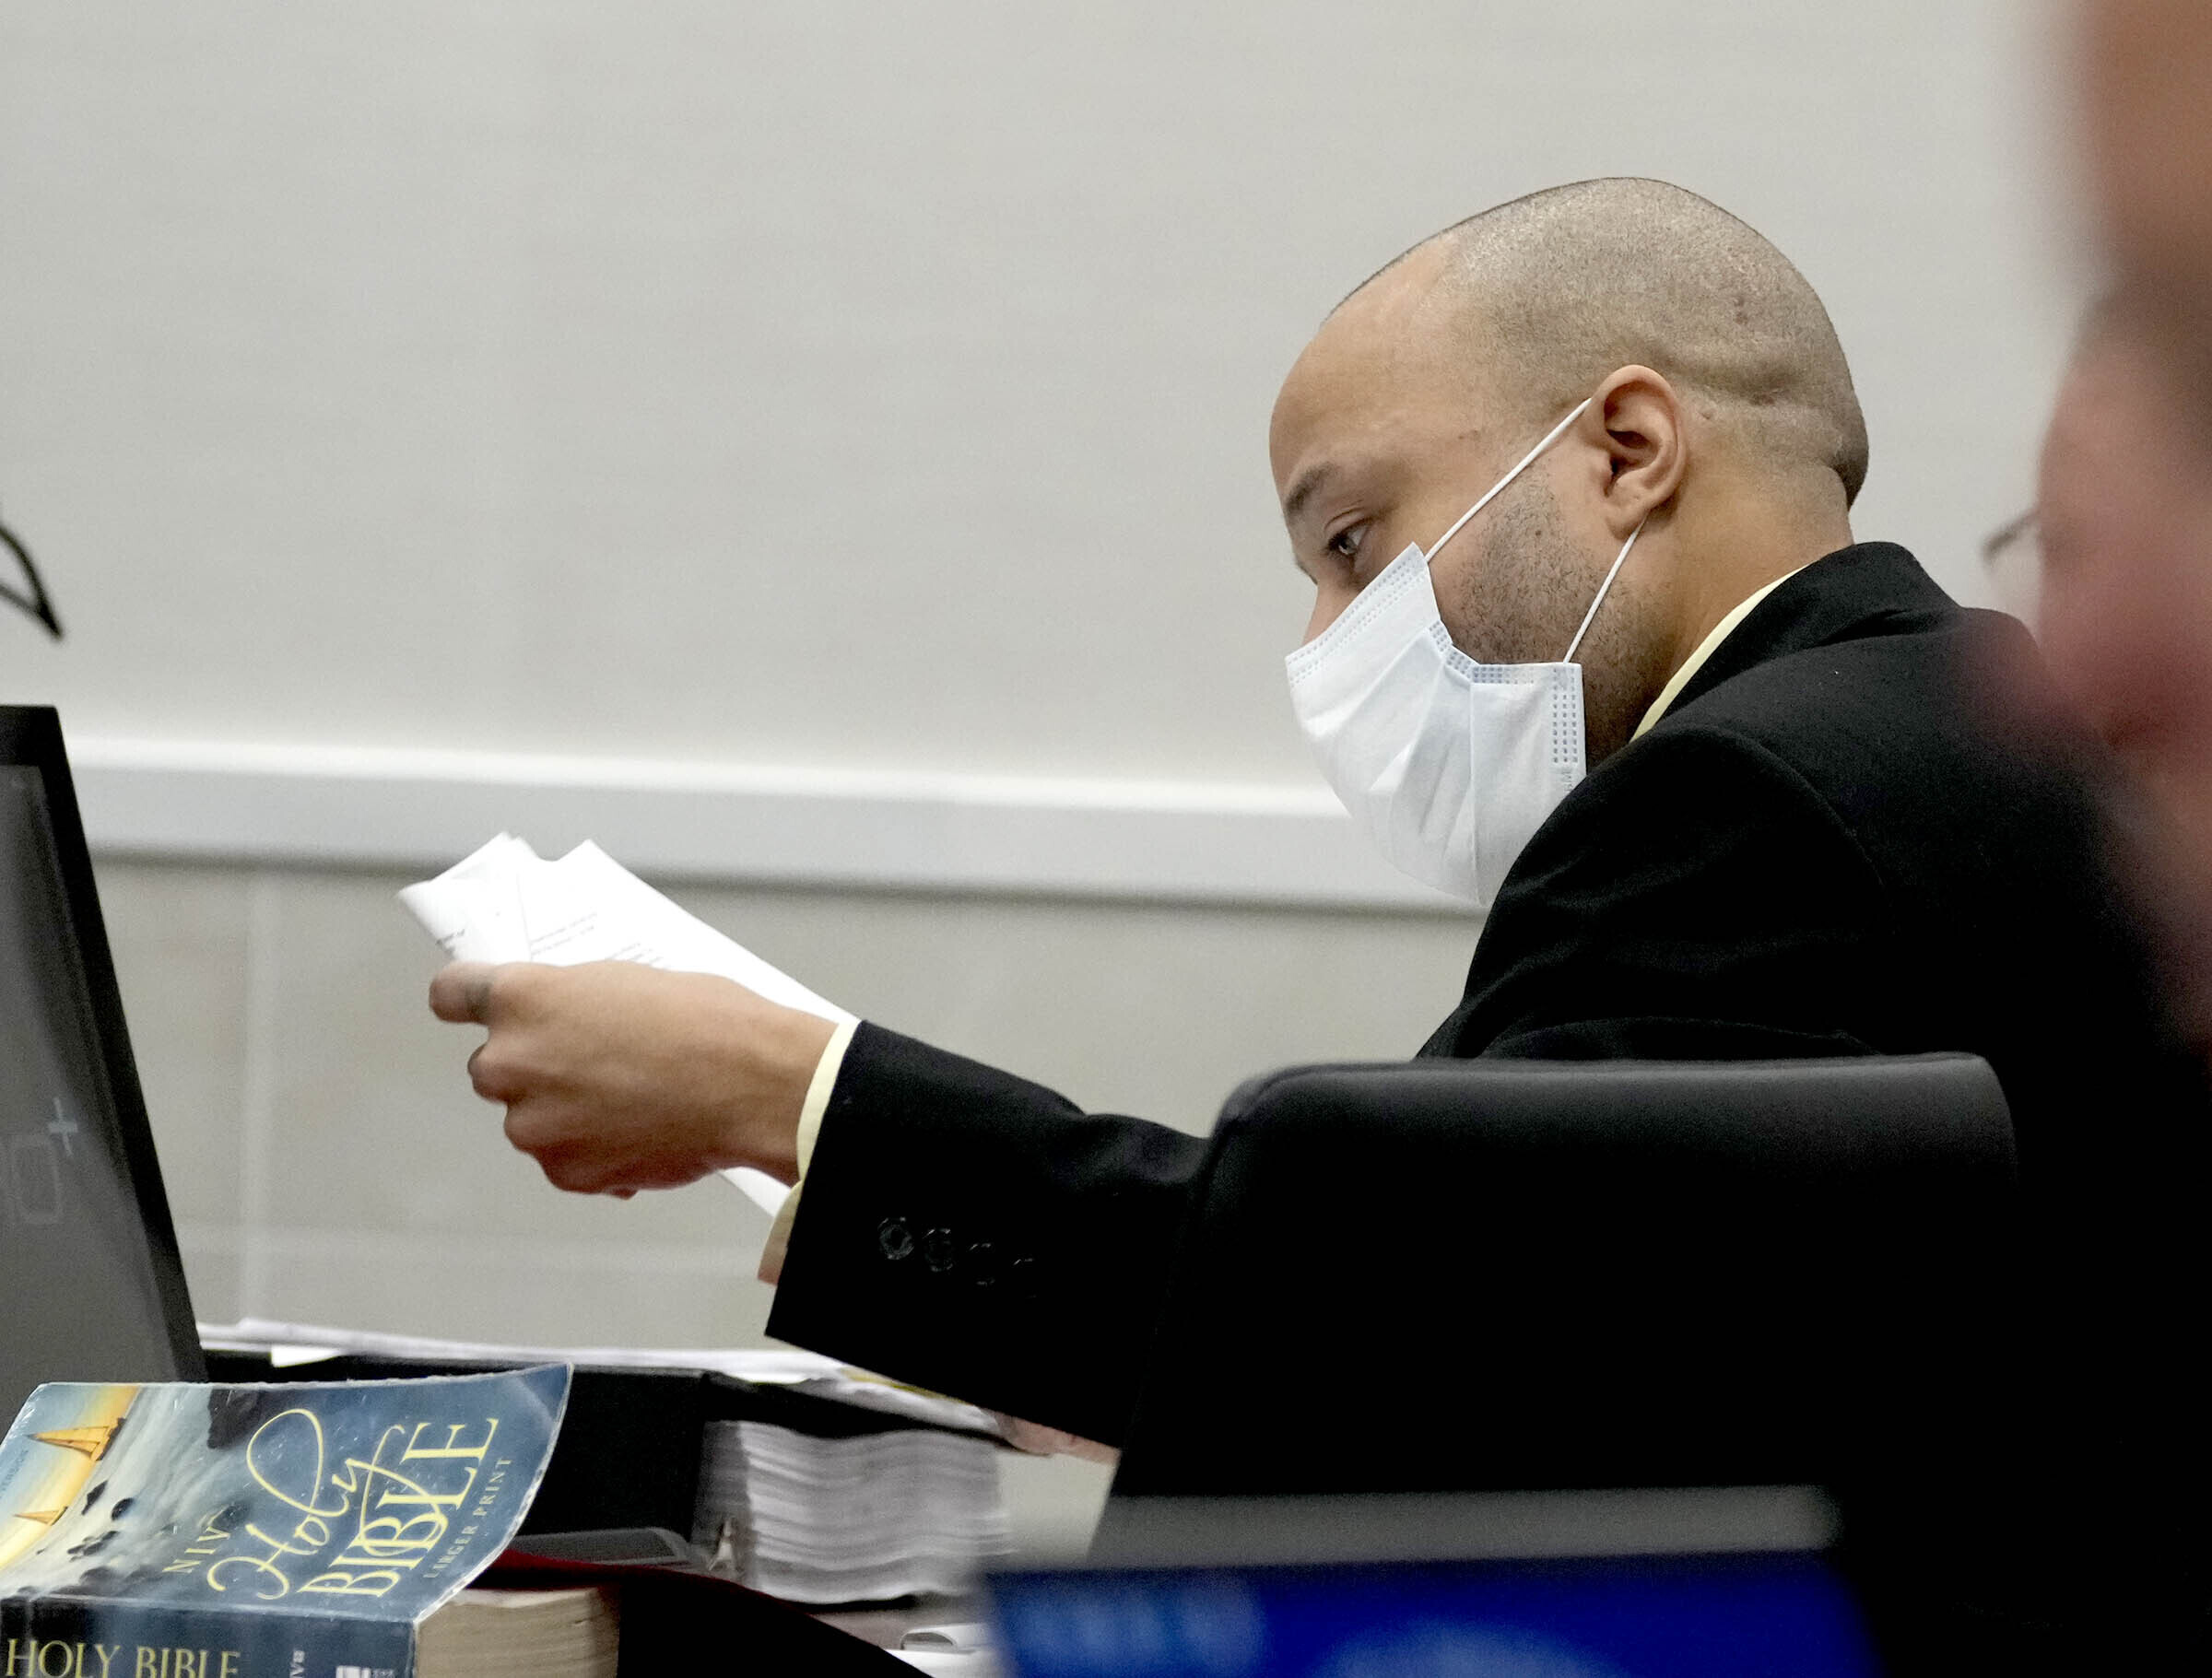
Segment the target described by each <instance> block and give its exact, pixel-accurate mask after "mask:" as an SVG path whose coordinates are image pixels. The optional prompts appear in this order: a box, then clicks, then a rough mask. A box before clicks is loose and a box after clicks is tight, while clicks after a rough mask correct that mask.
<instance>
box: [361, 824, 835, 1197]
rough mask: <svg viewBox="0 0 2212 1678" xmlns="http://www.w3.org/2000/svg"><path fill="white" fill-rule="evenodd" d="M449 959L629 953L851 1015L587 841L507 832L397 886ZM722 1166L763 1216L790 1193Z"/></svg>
mask: <svg viewBox="0 0 2212 1678" xmlns="http://www.w3.org/2000/svg"><path fill="white" fill-rule="evenodd" d="M399 900H400V901H401V902H402V903H404V904H406V907H407V909H408V910H409V911H410V912H411V913H412V914H413V915H414V917H415V919H416V920H418V921H420V922H421V923H422V926H423V930H424V931H425V932H427V933H429V935H430V936H431V937H433V938H435V939H436V940H437V941H438V945H439V947H440V948H441V949H442V950H444V951H445V953H446V954H447V955H448V956H452V957H453V959H454V960H456V961H489V962H502V961H542V962H547V963H549V964H551V965H553V966H555V967H571V966H575V965H577V964H579V963H582V962H586V961H635V962H639V963H641V964H642V965H643V966H645V967H649V968H672V969H674V970H676V971H678V972H685V973H713V974H717V975H719V976H720V977H722V978H724V979H734V980H736V981H737V982H738V983H739V984H741V985H743V986H745V987H746V988H747V990H749V991H755V992H759V994H760V995H762V996H765V997H767V998H768V1000H769V1001H771V1002H772V1003H782V1004H783V1005H784V1006H785V1007H788V1008H797V1009H799V1010H801V1011H802V1012H804V1013H807V1014H813V1015H819V1016H820V1017H821V1018H823V1019H826V1020H830V1021H832V1022H834V1023H836V1024H838V1025H844V1024H846V1023H848V1022H849V1021H851V1020H852V1019H853V1015H851V1014H848V1013H847V1012H846V1011H845V1010H844V1009H842V1008H841V1007H839V1006H838V1005H837V1004H836V1003H830V1002H825V1001H823V999H822V998H820V997H818V996H817V995H816V994H815V993H814V992H812V991H809V990H808V989H807V988H806V986H805V985H803V984H801V983H799V981H798V980H795V979H794V978H792V977H791V976H790V975H789V974H787V973H784V972H782V970H780V969H778V968H773V967H771V966H770V965H769V964H768V963H767V962H765V961H763V960H761V959H760V957H759V956H756V955H754V954H753V953H752V951H750V950H748V949H747V948H746V947H745V946H744V945H741V944H739V943H737V942H736V941H735V939H733V938H727V937H724V935H723V934H722V933H718V932H716V931H715V930H714V929H713V928H712V927H711V926H709V925H708V924H707V923H706V922H705V921H701V920H700V919H699V918H698V917H696V916H694V915H690V914H688V913H686V912H685V911H684V910H683V909H678V908H677V906H676V905H675V904H674V903H671V902H670V901H669V900H668V899H667V898H665V897H663V896H662V895H661V894H660V893H659V892H657V891H655V890H653V887H652V886H648V885H646V884H645V882H644V881H642V880H641V879H639V878H638V876H637V875H636V874H632V873H630V872H629V869H627V868H625V867H623V866H622V864H621V863H619V862H616V861H615V859H614V858H613V857H611V856H609V855H607V854H606V851H602V850H600V849H599V847H598V846H596V845H594V844H593V843H592V842H591V841H590V840H589V839H586V840H585V841H584V842H583V843H582V844H581V845H579V846H577V847H576V849H575V850H573V851H570V852H569V853H568V854H567V855H566V856H564V857H561V858H559V860H558V861H553V862H548V861H547V859H545V858H544V857H541V856H539V855H538V854H537V852H536V851H533V850H531V848H530V846H529V843H528V842H527V841H526V840H524V839H517V838H515V837H514V835H512V833H502V834H500V836H499V837H498V838H497V839H492V840H490V841H488V843H486V844H484V845H481V846H479V847H477V850H475V851H471V852H470V853H469V854H468V855H467V856H465V857H464V858H462V859H461V861H460V862H455V863H454V864H453V866H452V867H451V868H449V869H447V870H446V871H445V872H444V873H443V874H440V875H439V876H438V877H437V878H436V879H434V880H424V881H423V882H421V883H420V884H419V885H416V886H407V887H406V889H404V890H403V891H402V892H401V893H400V894H399ZM723 1175H724V1177H726V1178H728V1179H730V1181H731V1182H733V1183H735V1185H736V1186H737V1188H738V1189H739V1190H740V1191H743V1192H744V1194H745V1196H746V1198H747V1199H748V1200H750V1201H752V1202H754V1203H756V1204H757V1205H759V1206H760V1207H761V1208H762V1209H763V1210H764V1211H766V1212H768V1213H769V1214H771V1216H772V1215H773V1214H775V1213H776V1212H777V1211H778V1210H779V1209H780V1208H781V1207H782V1203H783V1199H784V1196H785V1195H786V1194H787V1193H788V1192H789V1191H787V1190H786V1189H785V1188H784V1187H783V1185H782V1183H780V1182H778V1181H776V1179H774V1178H772V1177H770V1176H769V1175H768V1174H767V1173H766V1172H763V1171H754V1170H750V1169H747V1168H746V1167H743V1166H739V1167H737V1168H735V1169H733V1170H729V1171H724V1173H723Z"/></svg>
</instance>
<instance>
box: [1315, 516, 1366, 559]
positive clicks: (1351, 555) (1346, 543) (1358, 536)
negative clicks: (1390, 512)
mask: <svg viewBox="0 0 2212 1678" xmlns="http://www.w3.org/2000/svg"><path fill="white" fill-rule="evenodd" d="M1366 540H1367V526H1366V525H1364V524H1347V525H1346V526H1345V528H1344V529H1342V530H1340V531H1338V532H1337V533H1336V534H1335V535H1333V536H1331V537H1330V538H1329V539H1328V541H1327V542H1326V543H1325V544H1324V546H1325V547H1326V548H1327V550H1328V551H1329V552H1330V553H1332V554H1335V556H1336V557H1338V558H1339V559H1343V560H1347V561H1349V560H1354V559H1357V558H1359V545H1360V544H1361V543H1362V542H1364V541H1366Z"/></svg>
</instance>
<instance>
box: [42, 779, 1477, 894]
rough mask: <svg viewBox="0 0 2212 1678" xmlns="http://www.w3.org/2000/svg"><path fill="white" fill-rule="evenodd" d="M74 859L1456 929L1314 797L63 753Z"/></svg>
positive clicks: (1042, 783) (1151, 784)
mask: <svg viewBox="0 0 2212 1678" xmlns="http://www.w3.org/2000/svg"><path fill="white" fill-rule="evenodd" d="M69 753H70V759H71V763H72V766H73V768H74V769H75V772H76V785H77V799H78V803H79V804H81V805H82V807H83V810H84V816H85V827H86V831H87V834H88V838H89V839H90V841H91V844H92V847H93V849H94V851H97V852H99V853H100V854H102V855H105V856H112V857H138V858H154V859H164V860H189V861H199V862H231V863H241V864H258V865H268V866H284V867H311V868H367V867H373V868H393V869H410V870H419V871H423V872H426V873H428V872H435V871H436V870H437V869H440V868H442V867H444V866H445V865H446V864H447V863H448V862H453V861H455V860H456V859H458V858H459V857H461V856H463V855H465V854H466V853H467V852H468V851H471V850H473V849H475V847H476V846H477V845H478V844H480V843H482V842H483V841H484V840H485V839H488V838H489V837H490V836H491V835H492V834H493V833H495V832H497V831H499V830H500V828H507V829H510V830H512V831H513V832H516V833H519V834H521V835H523V836H524V838H526V839H529V840H530V841H531V843H533V844H534V845H535V846H536V847H537V848H538V849H539V850H540V851H543V852H545V853H546V854H547V855H552V854H554V853H556V852H557V851H563V850H566V849H567V848H568V847H569V846H570V845H572V844H574V843H575V842H576V841H578V840H579V839H596V840H598V841H599V843H600V844H601V845H603V846H605V847H606V850H607V851H610V852H612V853H613V854H614V855H615V856H617V857H619V858H620V859H622V861H624V862H627V863H629V866H630V867H632V868H634V869H635V870H637V872H639V873H640V874H646V875H649V876H653V877H658V878H662V879H680V880H691V881H700V882H712V883H720V884H731V885H741V884H763V885H779V886H811V887H820V888H831V889H842V890H851V889H856V888H857V889H879V890H904V891H944V892H957V893H973V894H977V895H1019V896H1049V897H1075V898H1145V899H1157V900H1166V901H1205V902H1216V903H1229V904H1272V905H1303V906H1312V907H1335V908H1349V909H1394V910H1400V911H1410V912H1425V913H1430V914H1442V915H1466V914H1468V913H1469V912H1470V911H1468V910H1467V909H1466V908H1465V906H1464V905H1462V904H1458V903H1455V902H1453V900H1452V899H1450V898H1445V897H1443V896H1442V895H1441V894H1439V893H1437V892H1433V891H1431V890H1430V889H1429V888H1428V887H1426V886H1421V885H1419V884H1418V883H1416V882H1415V881H1413V880H1410V879H1407V878H1406V877H1405V876H1403V875H1401V874H1398V873H1397V872H1396V871H1395V870H1394V869H1392V868H1391V867H1390V866H1389V865H1388V864H1387V863H1385V862H1382V860H1381V859H1380V858H1379V857H1377V856H1375V855H1374V854H1373V852H1372V851H1371V850H1370V849H1369V848H1368V846H1367V845H1366V843H1365V841H1364V840H1362V839H1360V837H1359V834H1358V833H1357V832H1356V831H1355V830H1354V828H1353V827H1352V823H1351V819H1350V818H1349V817H1348V816H1346V815H1345V814H1344V812H1343V811H1342V810H1341V809H1340V808H1339V807H1338V806H1337V804H1336V802H1335V799H1334V798H1333V797H1332V796H1331V795H1330V793H1329V792H1328V791H1327V789H1326V788H1324V787H1320V786H1313V787H1299V786H1244V785H1239V784H1236V783H1232V782H1210V781H1149V780H1081V779H1057V778H1048V777H1041V776H1040V777H1027V776H989V775H950V774H912V773H900V772H892V771H873V770H848V769H780V768H771V767H753V766H744V765H733V764H715V763H688V762H680V761H658V760H652V759H643V758H615V757H556V756H551V755H542V754H519V753H495V752H457V751H416V750H402V749H393V748H380V747H363V746H347V747H324V746H307V745H243V744H229V743H212V742H195V741H174V740H145V739H129V738H122V737H113V736H89V737H84V736H80V737H76V738H73V739H72V740H71V741H70V743H69Z"/></svg>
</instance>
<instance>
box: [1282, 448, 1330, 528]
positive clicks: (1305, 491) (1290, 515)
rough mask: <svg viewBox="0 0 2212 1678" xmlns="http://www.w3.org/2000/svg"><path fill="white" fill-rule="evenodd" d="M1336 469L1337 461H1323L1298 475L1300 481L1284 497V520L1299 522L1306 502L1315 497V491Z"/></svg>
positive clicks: (1286, 521) (1293, 522)
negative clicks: (1299, 516)
mask: <svg viewBox="0 0 2212 1678" xmlns="http://www.w3.org/2000/svg"><path fill="white" fill-rule="evenodd" d="M1335 470H1336V463H1335V461H1322V462H1320V463H1319V464H1315V465H1312V466H1309V467H1307V468H1306V469H1305V470H1304V471H1303V472H1301V473H1300V474H1299V475H1298V482H1297V483H1295V484H1293V485H1291V486H1290V493H1289V494H1288V495H1287V496H1285V497H1284V498H1283V522H1284V523H1285V524H1295V523H1297V522H1298V515H1299V514H1300V512H1301V511H1303V510H1304V509H1305V505H1306V503H1307V502H1308V501H1310V500H1312V499H1313V497H1314V495H1315V493H1316V492H1317V491H1318V490H1319V489H1320V488H1321V487H1322V486H1323V485H1324V484H1325V483H1326V482H1328V480H1329V478H1330V476H1331V475H1333V474H1334V473H1335Z"/></svg>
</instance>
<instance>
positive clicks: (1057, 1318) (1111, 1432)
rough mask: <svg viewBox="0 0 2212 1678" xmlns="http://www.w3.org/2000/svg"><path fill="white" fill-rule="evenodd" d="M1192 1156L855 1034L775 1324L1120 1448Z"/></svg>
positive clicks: (1168, 1137)
mask: <svg viewBox="0 0 2212 1678" xmlns="http://www.w3.org/2000/svg"><path fill="white" fill-rule="evenodd" d="M1205 1151H1206V1142H1205V1139H1204V1138H1202V1137H1194V1136H1186V1135H1184V1134H1182V1132H1178V1131H1173V1130H1170V1129H1168V1128H1167V1127H1166V1126H1164V1125H1158V1124H1150V1123H1147V1122H1146V1121H1142V1120H1137V1119H1117V1118H1109V1117H1103V1116H1099V1115H1093V1114H1087V1113H1084V1112H1082V1111H1080V1110H1079V1109H1077V1108H1076V1107H1075V1106H1074V1105H1073V1104H1072V1103H1070V1102H1068V1101H1067V1100H1065V1099H1064V1098H1063V1097H1060V1096H1057V1095H1055V1094H1053V1092H1052V1091H1051V1090H1049V1089H1045V1088H1043V1087H1042V1086H1041V1085H1036V1084H1031V1083H1030V1082H1028V1081H1027V1080H1026V1079H1022V1078H1018V1077H1015V1076H1013V1075H1012V1074H1007V1073H1003V1072H998V1071H995V1070H994V1069H993V1068H991V1067H988V1066H983V1065H981V1064H979V1063H977V1062H973V1061H969V1060H965V1059H962V1058H961V1057H960V1056H959V1055H955V1054H947V1053H946V1052H945V1051H944V1050H937V1049H933V1048H931V1047H930V1046H929V1045H927V1044H926V1043H920V1042H916V1041H914V1040H913V1039H912V1038H904V1037H900V1035H899V1034H897V1033H896V1032H891V1031H886V1030H884V1029H883V1028H882V1027H879V1026H874V1025H868V1024H865V1023H864V1024H863V1025H862V1026H861V1027H860V1028H859V1029H858V1031H857V1032H855V1033H854V1035H853V1043H852V1047H851V1048H850V1049H849V1050H847V1052H846V1055H845V1061H844V1065H843V1067H842V1068H841V1070H840V1072H839V1074H838V1078H837V1083H836V1085H835V1088H834V1089H833V1091H832V1093H831V1095H830V1106H829V1110H828V1112H827V1113H826V1114H825V1115H824V1117H823V1122H822V1128H821V1134H820V1141H819V1143H818V1144H817V1147H816V1150H815V1154H814V1158H813V1160H812V1162H811V1164H810V1166H809V1168H808V1169H807V1172H806V1193H805V1198H804V1203H803V1205H802V1206H801V1208H800V1210H799V1213H798V1216H797V1219H796V1221H795V1223H794V1226H793V1227H792V1230H791V1239H790V1248H789V1251H788V1255H787V1257H786V1258H785V1261H784V1267H783V1276H782V1283H781V1285H779V1286H778V1288H777V1290H776V1303H775V1308H774V1309H773V1311H772V1312H771V1315H770V1317H769V1321H768V1330H769V1332H770V1333H771V1334H773V1335H775V1336H776V1337H777V1338H779V1339H782V1340H788V1341H791V1342H794V1344H799V1345H804V1346H807V1347H810V1348H812V1349H814V1350H816V1351H818V1352H823V1353H826V1354H828V1355H830V1356H833V1357H841V1358H847V1359H850V1360H851V1361H852V1362H853V1363H856V1364H860V1365H862V1366H864V1367H867V1368H870V1369H876V1370H879V1371H881V1372H882V1373H884V1374H886V1375H890V1376H894V1377H896V1378H898V1379H900V1380H905V1381H911V1382H912V1383H914V1384H915V1385H917V1386H922V1387H928V1388H933V1389H935V1390H936V1391H942V1392H949V1393H953V1394H956V1395H957V1396H959V1397H960V1398H963V1399H967V1400H969V1401H970V1402H973V1403H977V1404H982V1405H985V1406H987V1407H989V1408H991V1409H994V1410H999V1411H1004V1412H1006V1413H1007V1414H1013V1415H1018V1416H1021V1417H1023V1418H1025V1419H1027V1420H1029V1421H1033V1422H1040V1423H1042V1424H1044V1425H1045V1426H1050V1427H1058V1428H1063V1429H1065V1430H1066V1431H1067V1432H1070V1433H1075V1434H1079V1435H1081V1436H1082V1437H1085V1438H1089V1439H1097V1440H1100V1441H1102V1442H1104V1443H1106V1444H1110V1445H1111V1444H1118V1443H1119V1441H1120V1439H1121V1437H1122V1433H1123V1430H1124V1426H1125V1425H1126V1423H1127V1419H1128V1415H1129V1411H1130V1406H1131V1404H1132V1402H1134V1399H1135V1383H1136V1375H1137V1369H1138V1366H1139V1364H1140V1363H1141V1361H1142V1359H1143V1356H1144V1353H1145V1348H1146V1344H1147V1341H1148V1340H1149V1338H1150V1334H1151V1331H1152V1325H1153V1320H1154V1319H1155V1317H1156V1316H1157V1315H1158V1312H1159V1301H1160V1298H1161V1296H1162V1293H1163V1290H1164V1289H1165V1286H1166V1281H1167V1273H1168V1267H1169V1264H1170V1262H1171V1258H1172V1255H1173V1252H1174V1248H1175V1244H1176V1241H1177V1238H1178V1237H1179V1235H1180V1233H1181V1229H1182V1221H1183V1217H1184V1214H1185V1210H1186V1208H1187V1206H1188V1203H1189V1200H1190V1192H1191V1185H1192V1183H1193V1180H1194V1179H1195V1177H1196V1175H1197V1171H1198V1168H1199V1165H1200V1162H1201V1160H1202V1159H1203V1157H1204V1155H1205Z"/></svg>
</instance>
